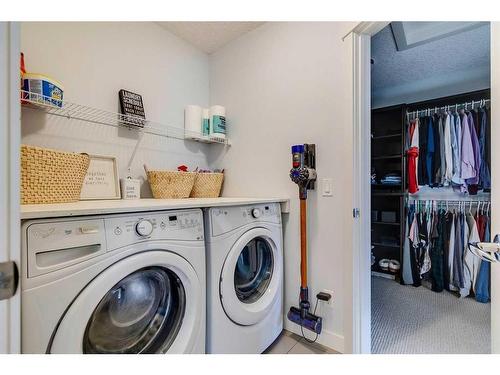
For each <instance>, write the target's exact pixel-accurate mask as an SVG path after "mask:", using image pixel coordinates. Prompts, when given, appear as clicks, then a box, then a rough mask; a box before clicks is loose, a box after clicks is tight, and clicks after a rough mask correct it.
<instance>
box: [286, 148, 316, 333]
mask: <svg viewBox="0 0 500 375" xmlns="http://www.w3.org/2000/svg"><path fill="white" fill-rule="evenodd" d="M315 168H316V148H315V145H313V144H304V145H295V146H292V169H291V170H290V178H291V179H292V181H293V182H295V183H296V184H297V185H298V187H299V199H300V298H299V307H298V308H297V307H294V306H292V307H291V308H290V311H288V314H287V317H288V319H289V320H290V321H292V322H294V323H296V324H298V325H300V326H301V327H305V328H307V329H309V330H311V331H313V332H316V333H317V334H320V333H321V327H322V318H321V317H319V316H316V315H314V314H312V313H311V312H310V311H309V309H310V307H311V304H310V303H309V289H308V287H307V190H311V189H314V183H315V181H316V169H315Z"/></svg>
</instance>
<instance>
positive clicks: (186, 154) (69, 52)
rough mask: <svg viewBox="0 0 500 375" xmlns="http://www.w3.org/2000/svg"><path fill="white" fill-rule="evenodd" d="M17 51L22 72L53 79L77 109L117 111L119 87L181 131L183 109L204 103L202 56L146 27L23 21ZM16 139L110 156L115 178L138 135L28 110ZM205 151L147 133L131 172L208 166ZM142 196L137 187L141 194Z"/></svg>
mask: <svg viewBox="0 0 500 375" xmlns="http://www.w3.org/2000/svg"><path fill="white" fill-rule="evenodd" d="M21 51H23V52H24V54H25V62H26V69H27V71H28V72H34V73H42V74H45V75H48V76H50V77H52V78H54V79H56V80H58V81H59V82H61V83H62V85H63V86H64V89H65V91H64V96H65V99H66V100H69V101H72V102H76V103H79V104H85V105H89V106H95V107H97V108H101V109H105V110H110V111H115V112H117V111H119V101H118V91H119V90H120V89H122V88H123V89H127V90H130V91H133V92H137V93H139V94H141V95H142V97H143V101H144V106H145V111H146V116H147V118H148V119H150V120H152V121H157V122H161V123H164V124H168V125H170V126H176V127H181V128H182V127H183V126H184V125H183V124H184V120H183V119H184V107H185V105H186V104H200V105H207V104H208V101H209V73H208V70H209V68H208V63H209V61H208V56H207V55H206V54H204V53H203V52H200V51H198V50H197V49H195V48H194V47H192V46H191V45H190V44H188V43H186V42H184V41H182V40H181V39H179V38H178V37H176V36H174V35H173V34H171V33H169V32H168V31H166V30H164V29H163V28H161V27H160V26H158V25H156V24H154V23H151V22H148V23H141V22H133V23H126V22H120V23H99V22H91V23H90V22H89V23H85V22H79V23H49V22H47V23H32V22H26V23H23V24H22V28H21ZM22 135H23V139H22V141H23V143H26V144H33V145H38V146H44V147H50V148H55V149H62V150H69V151H78V152H83V151H84V152H87V153H93V154H99V155H113V156H116V157H117V158H118V164H119V168H120V175H121V176H124V175H125V172H126V165H127V163H128V160H129V157H130V153H131V151H132V150H133V148H134V145H135V141H136V136H137V134H136V133H135V132H130V131H128V130H120V131H118V129H115V128H110V127H106V126H103V125H96V124H90V123H82V122H79V121H74V120H71V121H68V120H66V119H63V118H58V117H54V116H51V117H48V116H45V115H42V114H40V113H39V112H35V111H33V110H29V109H24V110H23V126H22ZM208 147H209V146H207V145H203V144H199V143H195V142H192V141H181V140H176V139H166V138H163V137H157V136H153V135H146V136H145V137H144V140H143V143H142V144H141V148H140V150H139V152H138V154H137V156H136V159H135V162H134V164H133V168H132V172H133V174H134V176H136V177H138V176H144V171H143V168H142V165H143V163H144V162H147V163H148V165H150V166H151V167H153V168H160V167H161V168H176V167H177V166H178V165H179V164H186V165H187V166H189V167H190V168H192V169H194V168H195V167H197V166H200V167H207V166H208V163H207V159H206V151H207V149H208ZM212 147H218V146H212ZM149 194H150V191H149V187H148V186H147V183H146V184H143V196H146V195H147V196H149Z"/></svg>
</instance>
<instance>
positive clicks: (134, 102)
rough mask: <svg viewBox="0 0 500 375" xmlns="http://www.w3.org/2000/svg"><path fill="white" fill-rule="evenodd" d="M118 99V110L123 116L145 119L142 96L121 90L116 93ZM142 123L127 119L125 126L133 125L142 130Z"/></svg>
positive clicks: (137, 120) (138, 120)
mask: <svg viewBox="0 0 500 375" xmlns="http://www.w3.org/2000/svg"><path fill="white" fill-rule="evenodd" d="M118 96H119V97H120V108H121V111H122V114H123V115H126V116H134V117H141V118H143V119H146V113H145V112H144V104H143V103H142V96H140V95H139V94H136V93H134V92H131V91H127V90H124V89H121V90H120V91H119V93H118ZM144 122H145V121H142V120H140V119H130V118H129V119H127V124H126V125H134V126H138V127H141V128H143V127H144Z"/></svg>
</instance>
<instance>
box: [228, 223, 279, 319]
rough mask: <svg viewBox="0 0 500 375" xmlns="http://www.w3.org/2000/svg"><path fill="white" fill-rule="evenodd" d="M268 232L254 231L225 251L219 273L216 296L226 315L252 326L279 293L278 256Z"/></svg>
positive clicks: (277, 249)
mask: <svg viewBox="0 0 500 375" xmlns="http://www.w3.org/2000/svg"><path fill="white" fill-rule="evenodd" d="M278 246H279V242H278V243H276V242H275V241H274V240H273V238H272V235H271V232H270V231H269V230H268V229H264V228H255V229H252V230H250V231H248V232H246V233H245V234H244V235H243V236H241V237H240V238H239V239H238V240H237V241H236V242H235V244H234V245H233V247H232V248H231V250H230V251H229V253H228V255H227V257H226V260H225V262H224V266H223V268H222V272H221V281H220V296H221V303H222V306H223V308H224V311H225V312H226V314H227V316H228V317H229V318H230V319H231V320H232V321H233V322H235V323H237V324H241V325H246V326H248V325H252V324H255V323H257V322H259V321H260V320H262V318H264V317H265V316H266V315H267V314H268V312H269V311H270V310H271V308H272V307H273V305H274V304H275V302H276V298H277V297H278V296H279V294H280V293H281V280H282V273H283V270H282V264H283V262H282V255H281V248H280V247H278Z"/></svg>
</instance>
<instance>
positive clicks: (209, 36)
mask: <svg viewBox="0 0 500 375" xmlns="http://www.w3.org/2000/svg"><path fill="white" fill-rule="evenodd" d="M157 23H158V25H160V26H161V27H163V28H165V29H167V30H168V31H170V32H172V33H173V34H175V35H177V36H178V37H180V38H182V39H184V40H185V41H187V42H189V43H191V44H193V45H194V46H195V47H197V48H199V49H201V50H202V51H203V52H206V53H213V52H215V51H217V50H218V49H219V48H221V47H223V46H224V45H226V44H227V43H229V42H230V41H232V40H233V39H236V38H238V37H240V36H241V35H243V34H245V33H247V32H249V31H251V30H253V29H255V28H257V27H259V26H260V25H262V24H263V23H264V22H157Z"/></svg>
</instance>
